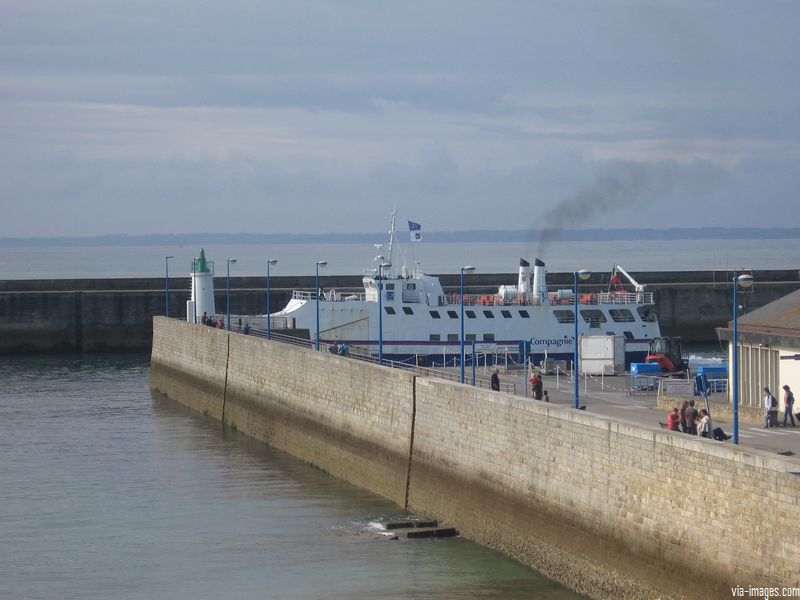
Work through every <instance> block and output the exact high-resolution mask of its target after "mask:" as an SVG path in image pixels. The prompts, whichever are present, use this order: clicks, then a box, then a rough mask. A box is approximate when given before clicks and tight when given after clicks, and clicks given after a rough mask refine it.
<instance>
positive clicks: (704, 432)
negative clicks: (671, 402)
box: [667, 400, 730, 441]
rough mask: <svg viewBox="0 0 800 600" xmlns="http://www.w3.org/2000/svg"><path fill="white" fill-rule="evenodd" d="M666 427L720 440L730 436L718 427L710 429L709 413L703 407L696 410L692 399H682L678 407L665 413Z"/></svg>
mask: <svg viewBox="0 0 800 600" xmlns="http://www.w3.org/2000/svg"><path fill="white" fill-rule="evenodd" d="M667 429H669V430H670V431H680V432H683V433H688V434H689V435H697V436H700V437H705V438H710V437H713V438H714V439H715V440H720V441H723V440H727V439H728V438H730V436H729V435H726V434H725V433H724V432H723V431H722V429H720V428H719V427H717V428H716V429H714V430H713V431H712V430H711V415H709V414H708V411H707V410H706V409H705V408H701V409H700V410H697V407H696V406H695V401H694V400H684V401H683V406H681V408H680V409H679V408H678V407H677V406H676V407H674V408H673V409H672V412H671V413H669V415H667Z"/></svg>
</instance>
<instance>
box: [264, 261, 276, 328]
mask: <svg viewBox="0 0 800 600" xmlns="http://www.w3.org/2000/svg"><path fill="white" fill-rule="evenodd" d="M277 264H278V259H277V258H270V259H268V260H267V314H266V317H267V339H270V337H271V335H272V329H271V327H270V318H269V267H270V265H277Z"/></svg>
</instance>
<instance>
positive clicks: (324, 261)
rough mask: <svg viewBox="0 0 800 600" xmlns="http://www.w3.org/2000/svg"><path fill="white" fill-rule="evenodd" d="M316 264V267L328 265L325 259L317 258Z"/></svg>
mask: <svg viewBox="0 0 800 600" xmlns="http://www.w3.org/2000/svg"><path fill="white" fill-rule="evenodd" d="M317 266H318V267H327V266H328V261H327V260H318V261H317Z"/></svg>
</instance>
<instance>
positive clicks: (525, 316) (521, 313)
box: [519, 310, 531, 319]
mask: <svg viewBox="0 0 800 600" xmlns="http://www.w3.org/2000/svg"><path fill="white" fill-rule="evenodd" d="M519 316H520V317H522V318H523V319H530V318H531V315H530V313H529V312H528V311H527V310H520V311H519Z"/></svg>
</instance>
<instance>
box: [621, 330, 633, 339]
mask: <svg viewBox="0 0 800 600" xmlns="http://www.w3.org/2000/svg"><path fill="white" fill-rule="evenodd" d="M622 335H624V336H625V339H626V340H632V339H633V332H631V331H623V332H622Z"/></svg>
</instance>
